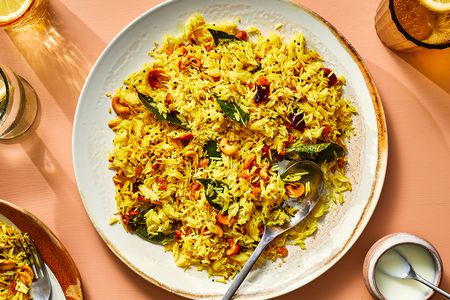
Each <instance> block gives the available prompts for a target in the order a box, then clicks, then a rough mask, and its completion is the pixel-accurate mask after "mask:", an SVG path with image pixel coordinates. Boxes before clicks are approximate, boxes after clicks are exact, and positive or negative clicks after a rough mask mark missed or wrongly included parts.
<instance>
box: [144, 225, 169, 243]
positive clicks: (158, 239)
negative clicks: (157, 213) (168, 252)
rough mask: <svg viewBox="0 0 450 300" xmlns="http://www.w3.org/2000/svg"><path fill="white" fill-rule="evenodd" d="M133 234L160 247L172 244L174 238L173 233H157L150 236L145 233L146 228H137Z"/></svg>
mask: <svg viewBox="0 0 450 300" xmlns="http://www.w3.org/2000/svg"><path fill="white" fill-rule="evenodd" d="M135 233H136V234H137V235H138V236H140V237H141V238H143V239H144V240H146V241H149V242H151V243H155V244H160V245H166V244H168V243H170V242H172V241H173V240H174V238H175V234H174V233H173V232H170V233H163V232H158V234H157V235H150V234H148V232H147V226H145V227H144V226H139V227H137V228H136V230H135Z"/></svg>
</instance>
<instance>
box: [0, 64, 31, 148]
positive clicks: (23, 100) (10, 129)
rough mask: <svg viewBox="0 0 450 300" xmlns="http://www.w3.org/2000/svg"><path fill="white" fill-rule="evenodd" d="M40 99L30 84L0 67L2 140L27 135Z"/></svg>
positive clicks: (0, 129) (5, 68)
mask: <svg viewBox="0 0 450 300" xmlns="http://www.w3.org/2000/svg"><path fill="white" fill-rule="evenodd" d="M37 111H38V99H37V95H36V92H35V91H34V89H33V88H32V87H31V86H30V84H29V83H28V82H27V81H26V80H25V79H23V78H22V77H20V76H19V75H16V74H15V73H14V72H12V71H11V70H10V69H9V68H8V67H6V66H3V65H0V140H5V139H12V138H15V137H17V136H20V135H22V134H23V133H25V132H26V131H27V130H28V129H29V128H30V127H31V125H33V123H34V120H35V119H36V115H37Z"/></svg>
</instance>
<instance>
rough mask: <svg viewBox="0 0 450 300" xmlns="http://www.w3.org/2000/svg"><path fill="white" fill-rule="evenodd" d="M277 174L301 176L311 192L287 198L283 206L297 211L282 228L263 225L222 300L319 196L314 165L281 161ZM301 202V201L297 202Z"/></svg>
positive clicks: (318, 170) (320, 186) (319, 173)
mask: <svg viewBox="0 0 450 300" xmlns="http://www.w3.org/2000/svg"><path fill="white" fill-rule="evenodd" d="M277 166H278V172H279V173H280V174H281V175H280V177H281V179H285V178H286V177H288V176H289V175H295V174H299V173H300V174H302V175H301V178H300V180H299V182H301V183H302V184H304V185H306V183H307V182H309V185H310V187H311V190H310V191H309V192H308V193H306V195H303V196H301V197H299V198H291V197H290V198H289V199H288V200H287V201H286V202H285V205H289V206H291V207H294V208H296V209H297V212H296V213H295V215H294V216H293V217H292V218H291V221H290V222H289V223H288V224H286V225H284V226H267V225H264V233H263V235H262V237H261V241H260V242H259V244H258V246H257V247H256V248H255V250H254V252H253V254H252V255H251V256H250V257H249V259H248V260H247V262H246V263H245V265H244V267H243V268H242V270H241V271H240V272H239V273H238V274H237V275H236V278H234V280H233V282H232V284H231V286H230V287H229V289H228V290H227V292H226V293H225V295H224V296H223V298H222V300H229V299H231V298H232V297H233V295H234V294H235V293H236V291H237V289H238V288H239V286H240V285H241V284H242V282H243V281H244V279H245V277H247V275H248V273H249V272H250V270H251V268H252V267H253V265H254V264H255V263H256V261H257V260H258V258H259V256H260V255H261V254H262V253H263V252H264V249H266V247H267V246H268V245H269V244H270V242H272V241H273V240H274V239H275V238H276V237H277V236H279V235H280V234H282V233H283V232H286V231H287V230H289V229H291V228H292V227H294V226H295V225H297V224H299V223H300V222H301V221H302V220H304V219H305V218H306V217H307V216H308V215H309V213H310V212H311V211H312V210H313V208H314V207H315V206H316V204H317V202H318V200H319V198H320V194H321V193H322V189H323V181H324V177H323V173H322V169H321V168H320V167H319V165H317V164H316V163H314V162H312V161H308V160H302V161H297V162H295V161H282V162H280V163H278V164H277ZM299 200H301V201H299Z"/></svg>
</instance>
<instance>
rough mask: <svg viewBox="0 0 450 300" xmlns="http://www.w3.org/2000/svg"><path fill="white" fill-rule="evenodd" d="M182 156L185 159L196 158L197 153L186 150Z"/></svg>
mask: <svg viewBox="0 0 450 300" xmlns="http://www.w3.org/2000/svg"><path fill="white" fill-rule="evenodd" d="M184 156H186V157H196V156H198V155H197V152H196V151H194V150H188V151H186V153H185V154H184Z"/></svg>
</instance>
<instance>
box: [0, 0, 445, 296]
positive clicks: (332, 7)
mask: <svg viewBox="0 0 450 300" xmlns="http://www.w3.org/2000/svg"><path fill="white" fill-rule="evenodd" d="M298 2H299V3H301V4H302V5H304V6H306V7H308V8H310V9H312V10H313V11H315V12H316V13H318V14H319V15H321V16H322V17H324V18H325V19H327V20H328V21H329V22H330V23H331V24H333V25H334V26H335V27H336V28H337V30H339V31H340V32H341V33H342V34H343V35H344V36H345V37H346V38H347V39H348V40H349V42H350V43H351V44H352V45H353V46H354V47H355V48H356V50H357V51H358V52H359V54H360V55H361V56H362V58H363V60H364V63H365V64H366V65H367V67H368V69H369V71H370V73H371V74H372V76H373V78H374V80H375V83H376V85H377V88H378V91H379V93H380V96H381V99H382V103H383V106H384V110H385V114H386V120H387V128H388V135H389V161H388V168H387V173H386V180H385V184H384V188H383V191H382V194H381V198H380V201H379V204H378V206H377V209H376V210H375V213H374V215H373V217H372V219H371V221H370V222H369V224H368V226H367V227H366V229H365V230H364V232H363V234H362V236H361V237H360V238H359V240H358V241H357V242H356V244H355V245H354V246H353V247H352V248H351V249H350V251H349V252H348V253H347V254H346V255H345V256H344V257H343V258H342V259H341V260H340V261H339V262H338V263H337V264H336V265H335V266H333V267H332V268H331V269H330V270H329V271H327V272H326V273H325V274H324V275H322V276H320V277H319V278H318V279H316V280H314V281H313V282H311V283H310V284H308V285H306V286H304V287H303V288H301V289H298V290H296V291H294V292H291V293H289V294H287V295H284V296H282V297H279V298H278V299H285V300H288V299H336V300H341V299H342V300H344V299H345V300H347V299H371V296H370V294H369V292H368V291H367V290H366V288H365V286H364V281H363V276H362V265H363V260H364V257H365V255H366V253H367V251H368V250H369V248H370V247H371V245H372V244H373V243H374V242H375V241H377V240H378V239H379V238H381V237H382V236H384V235H386V234H389V233H393V232H399V231H403V232H409V233H413V234H417V235H419V236H422V237H424V238H425V239H427V240H429V241H430V242H431V243H432V244H433V245H434V246H435V247H436V248H437V250H438V251H439V252H440V254H441V257H442V260H443V262H444V278H443V282H442V285H441V287H442V288H444V289H447V290H450V271H447V268H450V79H449V78H450V76H449V74H448V73H449V72H450V49H447V50H426V51H423V52H420V53H415V54H399V53H394V52H392V51H390V50H389V49H387V48H385V47H384V46H383V44H382V43H381V42H380V41H379V39H378V37H377V35H376V32H375V28H374V23H373V22H374V21H373V20H374V15H375V11H376V8H377V6H378V0H360V1H354V0H341V1H332V0H321V1H315V0H301V1H298ZM125 3H126V5H125ZM157 3H159V1H153V0H145V1H143V0H127V1H119V0H96V1H91V0H50V8H49V12H50V22H51V24H50V25H49V26H48V27H47V31H46V32H45V33H40V34H34V35H25V34H23V33H14V32H8V33H6V32H5V31H0V45H1V46H0V63H2V64H5V65H8V66H9V67H11V68H12V69H13V70H14V71H15V72H16V73H18V74H19V75H21V76H22V77H24V78H25V79H27V80H28V81H29V82H30V83H31V85H32V86H33V87H34V88H35V90H36V92H37V93H38V95H39V97H40V104H41V111H40V113H39V116H38V122H37V123H36V124H35V126H34V129H33V130H32V131H31V132H29V133H28V134H27V135H25V136H23V137H21V138H19V139H15V140H13V141H8V142H0V198H1V199H4V200H7V201H10V202H13V203H15V204H17V205H19V206H21V207H23V208H25V209H27V210H29V211H31V212H32V213H34V214H35V215H36V216H37V217H38V218H40V219H41V220H42V221H43V222H44V223H46V224H47V225H48V226H49V227H50V229H51V230H52V231H53V232H54V233H55V234H56V235H57V236H58V237H59V239H60V240H61V241H62V242H63V244H64V245H65V246H66V248H67V249H68V251H69V252H70V254H71V255H72V257H73V259H74V260H75V262H76V264H77V266H78V268H79V271H80V273H81V276H82V279H83V284H84V288H85V290H84V292H85V297H86V298H87V299H136V300H137V299H169V300H170V299H172V300H174V299H181V297H179V296H176V295H173V294H170V293H169V292H167V291H165V290H162V289H160V288H158V287H156V286H154V285H152V284H151V283H148V282H147V281H145V280H144V279H142V278H140V277H139V276H138V275H136V274H135V273H134V272H133V271H131V270H130V269H129V268H128V267H127V266H126V265H124V264H123V263H122V262H121V261H120V260H119V259H118V258H116V256H115V255H114V254H113V253H112V252H111V251H110V250H109V249H108V247H107V246H106V245H105V244H104V243H103V241H102V239H101V238H100V237H99V235H98V234H97V232H96V231H95V229H94V228H93V226H92V224H91V222H90V220H89V218H88V216H87V214H86V212H85V210H84V207H83V205H82V203H81V200H80V196H79V194H78V189H77V187H76V183H75V178H74V173H73V167H72V157H71V137H72V125H73V116H74V112H75V108H76V104H77V100H78V95H79V92H80V89H81V86H82V84H83V82H84V80H85V78H86V76H87V74H88V72H89V69H90V68H91V66H92V65H93V64H94V62H95V60H96V58H97V57H98V55H99V54H100V53H101V51H102V50H103V49H104V47H105V46H106V45H107V44H108V43H109V42H110V41H111V39H112V38H113V37H114V36H115V35H116V34H117V33H118V32H119V31H120V30H121V29H122V28H123V27H124V26H126V25H127V24H128V23H129V22H130V21H131V20H133V19H134V18H135V17H137V16H139V15H140V14H142V13H143V12H144V11H146V10H148V9H149V8H151V7H153V6H154V5H156V4H157ZM0 213H1V212H0ZM174 280H176V278H175V279H174ZM434 299H443V298H442V297H440V296H435V297H434Z"/></svg>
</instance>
